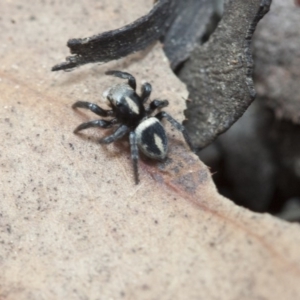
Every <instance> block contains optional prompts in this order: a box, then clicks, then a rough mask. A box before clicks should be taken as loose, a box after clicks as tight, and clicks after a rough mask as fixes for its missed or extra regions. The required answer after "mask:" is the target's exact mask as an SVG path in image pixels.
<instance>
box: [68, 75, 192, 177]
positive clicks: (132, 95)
mask: <svg viewBox="0 0 300 300" xmlns="http://www.w3.org/2000/svg"><path fill="white" fill-rule="evenodd" d="M106 74H107V75H113V76H116V77H120V78H123V79H127V80H128V83H121V84H116V85H114V86H112V87H111V88H110V89H108V90H107V91H106V92H105V93H104V96H105V97H106V98H107V99H108V101H109V105H110V107H111V110H104V109H102V108H101V107H99V106H98V105H96V104H93V103H90V102H85V101H77V102H76V103H74V104H73V106H72V107H73V108H77V107H80V108H86V109H89V110H91V111H92V112H94V113H95V114H97V115H99V116H101V117H112V119H110V120H102V119H100V120H94V121H90V122H86V123H82V124H80V125H79V126H78V127H77V128H76V129H75V130H74V133H77V132H79V131H81V130H83V129H87V128H90V127H101V128H110V127H113V126H114V125H116V124H118V126H117V128H116V130H115V131H114V132H113V133H112V134H111V135H109V136H107V137H105V138H103V139H101V140H100V143H102V144H109V143H112V142H114V141H116V140H117V139H120V138H121V137H123V136H124V135H125V134H127V133H129V141H130V147H131V159H132V161H133V167H134V176H135V182H136V183H138V181H139V179H138V166H137V164H138V159H139V152H138V148H139V149H140V150H141V151H142V152H143V153H144V154H145V155H146V156H148V157H150V158H153V159H157V160H163V159H165V158H166V156H167V151H168V139H167V136H166V132H165V129H164V127H163V126H162V124H161V123H160V121H161V120H162V119H163V118H166V119H167V120H168V121H169V122H170V123H171V124H172V125H173V126H174V127H175V128H176V129H177V130H179V131H181V132H182V134H183V136H184V138H185V140H186V142H187V143H188V145H189V146H190V148H191V149H193V147H192V144H191V142H190V139H189V137H188V134H187V132H186V130H185V128H184V127H183V126H182V125H181V124H180V123H179V122H177V121H176V120H175V119H173V118H172V117H171V116H170V115H169V114H167V113H166V112H164V111H161V112H159V113H157V114H156V115H154V116H152V117H151V114H152V113H153V112H154V111H155V110H156V109H160V108H163V107H166V106H168V105H169V102H168V101H167V100H153V101H151V102H150V104H149V106H148V107H145V102H146V101H147V100H148V98H149V96H150V93H151V90H152V88H151V85H150V84H149V83H144V84H143V85H142V92H141V95H140V96H139V95H138V94H137V93H136V81H135V78H134V77H133V76H132V75H130V74H129V73H125V72H121V71H108V72H106Z"/></svg>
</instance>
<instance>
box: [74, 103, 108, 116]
mask: <svg viewBox="0 0 300 300" xmlns="http://www.w3.org/2000/svg"><path fill="white" fill-rule="evenodd" d="M72 108H73V109H76V108H85V109H88V110H90V111H92V112H93V113H94V114H96V115H98V116H101V117H109V116H113V115H114V112H113V111H112V110H105V109H103V108H101V107H100V106H98V105H97V104H94V103H91V102H86V101H77V102H75V103H74V104H73V105H72Z"/></svg>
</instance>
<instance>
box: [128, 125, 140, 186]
mask: <svg viewBox="0 0 300 300" xmlns="http://www.w3.org/2000/svg"><path fill="white" fill-rule="evenodd" d="M129 141H130V151H131V160H132V162H133V172H134V180H135V184H138V183H139V171H138V160H139V150H138V146H137V138H136V133H135V132H134V131H131V132H130V136H129Z"/></svg>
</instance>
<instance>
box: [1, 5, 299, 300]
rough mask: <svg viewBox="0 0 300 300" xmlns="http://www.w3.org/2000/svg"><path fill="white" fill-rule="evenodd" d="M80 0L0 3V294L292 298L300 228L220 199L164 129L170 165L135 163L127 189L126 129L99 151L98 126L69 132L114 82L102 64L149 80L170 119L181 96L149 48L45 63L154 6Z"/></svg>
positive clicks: (178, 110) (156, 50)
mask: <svg viewBox="0 0 300 300" xmlns="http://www.w3.org/2000/svg"><path fill="white" fill-rule="evenodd" d="M81 2H82V3H79V2H78V3H77V2H73V1H64V2H58V3H56V2H44V1H40V2H37V1H32V2H30V4H26V2H24V1H21V0H17V1H6V2H4V3H1V20H0V30H1V44H0V78H1V81H0V91H1V98H0V101H1V110H0V124H1V130H0V138H1V141H2V143H1V148H0V162H1V169H0V170H1V171H0V172H1V173H0V176H1V202H0V230H1V233H0V270H1V271H0V299H1V300H2V299H3V300H4V299H5V300H8V299H9V300H13V299H18V300H21V299H26V300H29V299H39V300H40V299H105V300H108V299H207V300H209V299H273V300H274V299H299V297H300V287H299V279H300V247H299V245H300V228H299V226H298V225H293V224H288V223H285V222H282V221H279V220H277V219H275V218H273V217H271V216H269V215H259V214H254V213H252V212H249V211H247V210H245V209H242V208H240V207H237V206H235V205H234V204H233V203H232V202H231V201H229V200H228V199H225V198H223V197H221V196H220V195H219V194H218V193H217V191H216V188H215V186H214V184H213V182H212V179H211V175H210V172H209V170H208V169H207V167H206V166H204V165H203V164H202V163H201V162H200V161H199V160H198V159H197V157H196V156H195V155H193V154H191V153H190V152H189V151H188V148H187V146H186V144H185V143H184V141H183V139H182V137H181V135H180V134H178V133H176V132H175V131H172V129H171V127H170V126H169V125H167V124H166V128H167V130H168V133H169V135H170V144H171V147H170V154H169V160H168V162H167V163H166V164H159V163H156V162H151V161H149V160H145V159H144V160H142V161H141V162H140V178H141V183H140V184H139V185H137V186H136V185H135V184H134V181H133V172H132V166H131V161H130V154H129V147H128V141H127V140H126V139H125V140H123V141H121V142H119V143H115V144H113V145H109V146H107V147H104V146H101V145H99V144H97V139H98V138H99V137H100V136H103V135H104V134H105V131H104V130H88V131H86V132H85V133H84V135H83V136H81V137H80V136H76V135H74V134H73V133H72V130H73V129H74V128H75V127H76V126H77V125H78V124H79V123H80V122H83V121H85V120H89V119H92V118H94V116H93V115H92V114H89V113H87V112H86V111H82V112H74V111H72V109H71V108H70V106H71V105H72V103H74V102H75V101H77V100H80V99H82V100H88V101H92V102H97V103H101V102H102V101H103V100H102V97H101V94H102V92H103V91H104V90H105V89H106V88H107V87H109V86H110V85H111V84H112V82H116V81H117V80H118V79H114V78H111V77H108V76H104V72H105V71H106V70H108V69H124V70H127V71H128V72H131V73H133V74H134V75H135V76H136V77H137V79H138V82H139V83H141V81H142V80H148V81H149V82H151V84H152V85H153V89H154V92H153V95H152V98H155V97H159V98H162V99H169V101H170V102H171V105H170V107H169V108H167V109H166V110H167V111H168V112H170V113H171V114H172V115H173V116H175V117H176V118H177V119H179V120H182V111H183V109H184V104H185V102H184V100H183V98H186V97H187V91H186V90H185V88H184V86H183V84H182V83H180V82H179V81H178V80H177V78H176V77H175V76H174V75H173V74H172V73H171V71H170V69H169V67H168V61H167V60H166V58H165V56H164V54H163V52H162V49H161V46H160V45H156V46H154V47H152V48H151V49H148V50H147V51H145V52H143V53H141V54H137V55H133V56H131V57H129V58H127V59H124V60H120V61H118V62H112V63H109V64H105V65H102V66H99V65H93V66H92V65H88V66H85V67H82V68H80V69H77V70H75V71H74V72H71V73H63V72H62V73H51V72H50V68H51V66H52V65H54V64H55V63H57V62H59V61H61V60H62V59H63V58H64V57H65V53H66V51H67V49H66V47H65V46H64V45H65V43H66V40H67V39H68V38H72V37H80V36H82V37H84V36H90V35H91V34H94V33H98V32H102V31H104V30H108V29H112V28H117V27H120V26H122V25H124V24H126V23H128V22H131V21H133V20H135V19H136V18H137V17H139V16H141V15H143V14H145V13H146V12H147V11H148V10H149V9H150V8H151V6H152V1H146V0H145V1H137V0H135V1H126V2H125V1H105V0H102V1H92V0H89V1H85V2H83V1H81ZM102 104H103V103H102ZM89 137H90V138H89ZM241 167H242V166H241ZM237 176H238V174H237Z"/></svg>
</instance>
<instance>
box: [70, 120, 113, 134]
mask: <svg viewBox="0 0 300 300" xmlns="http://www.w3.org/2000/svg"><path fill="white" fill-rule="evenodd" d="M116 123H117V119H112V120H108V121H105V120H94V121H89V122H85V123H82V124H80V125H79V126H78V127H76V128H75V130H74V133H77V132H78V131H81V130H83V129H87V128H91V127H101V128H110V127H112V126H113V125H114V124H116Z"/></svg>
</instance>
